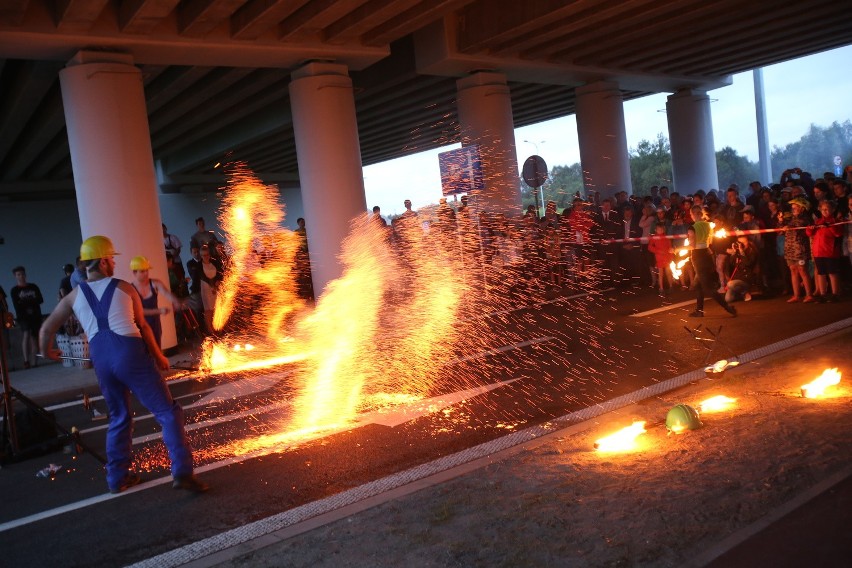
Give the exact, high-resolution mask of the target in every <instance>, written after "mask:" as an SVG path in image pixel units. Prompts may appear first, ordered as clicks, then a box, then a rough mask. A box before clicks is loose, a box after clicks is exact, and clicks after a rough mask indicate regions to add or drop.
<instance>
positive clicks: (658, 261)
mask: <svg viewBox="0 0 852 568" xmlns="http://www.w3.org/2000/svg"><path fill="white" fill-rule="evenodd" d="M648 252H650V253H651V254H653V255H654V260H655V266H656V267H657V285H658V287H659V289H660V294H665V293H666V288H665V285H664V284H665V283H666V282H667V283H668V285H669V289H671V288H673V287H674V280H673V279H672V273H671V270H670V268H669V265H670V264H671V262H672V261H673V260H674V258H675V257H674V253H673V252H672V245H671V243H670V242H669V239H668V238H666V226H665V224H663V223H660V224H658V225H657V226H656V227H655V228H654V235H653V236H652V237H651V238H650V239H649V240H648Z"/></svg>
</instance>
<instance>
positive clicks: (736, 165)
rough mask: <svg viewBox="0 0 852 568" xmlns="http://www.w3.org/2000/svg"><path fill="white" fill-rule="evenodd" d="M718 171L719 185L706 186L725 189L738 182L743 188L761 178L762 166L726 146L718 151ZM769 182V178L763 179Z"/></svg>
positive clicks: (763, 181)
mask: <svg viewBox="0 0 852 568" xmlns="http://www.w3.org/2000/svg"><path fill="white" fill-rule="evenodd" d="M716 173H717V175H718V176H719V187H714V188H711V187H706V188H704V189H705V190H710V189H725V188H727V187H730V185H731V184H732V183H736V184H737V185H738V186H740V188H741V189H745V187H746V186H747V185H748V184H750V183H751V182H752V181H754V180H757V179H760V167H759V166H758V164H756V163H755V162H752V161H750V160H749V159H748V158H746V157H745V156H740V155H739V154H737V151H736V150H734V149H733V148H731V147H730V146H725V147H724V148H722V149H721V150H719V151H717V152H716ZM761 181H762V183H764V184H766V183H769V180H761Z"/></svg>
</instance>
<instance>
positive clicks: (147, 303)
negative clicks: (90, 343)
mask: <svg viewBox="0 0 852 568" xmlns="http://www.w3.org/2000/svg"><path fill="white" fill-rule="evenodd" d="M150 286H151V295H150V296H148V298H142V293H141V292H139V289H138V288H137V289H136V291H137V292H139V297H140V298H141V299H142V308H143V309H145V310H156V309H157V307H158V306H157V289H156V288H154V285H153V284H150ZM134 288H135V286H134ZM145 321H146V322H148V327H150V328H151V331H153V332H154V339H156V340H157V345H162V344H163V343H162V341H161V340H162V339H163V323H162V322H161V321H160V314H157V315H154V316H145Z"/></svg>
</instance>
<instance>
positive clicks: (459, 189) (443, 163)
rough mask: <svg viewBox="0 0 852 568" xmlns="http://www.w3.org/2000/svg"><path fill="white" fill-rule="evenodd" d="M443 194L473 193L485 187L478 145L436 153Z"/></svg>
mask: <svg viewBox="0 0 852 568" xmlns="http://www.w3.org/2000/svg"><path fill="white" fill-rule="evenodd" d="M438 165H439V166H440V168H441V190H442V191H443V193H444V195H457V194H459V193H474V192H477V191H482V190H483V189H484V188H485V182H484V180H483V178H482V158H481V157H480V155H479V146H478V145H476V144H473V145H471V146H465V147H464V148H459V149H458V150H450V151H449V152H442V153H440V154H438Z"/></svg>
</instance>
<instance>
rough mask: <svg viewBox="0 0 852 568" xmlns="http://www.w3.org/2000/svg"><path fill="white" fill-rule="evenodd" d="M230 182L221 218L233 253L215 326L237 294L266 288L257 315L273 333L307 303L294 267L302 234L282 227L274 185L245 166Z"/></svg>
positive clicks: (221, 322) (219, 294)
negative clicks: (298, 292)
mask: <svg viewBox="0 0 852 568" xmlns="http://www.w3.org/2000/svg"><path fill="white" fill-rule="evenodd" d="M228 185H229V187H228V191H227V193H226V195H225V197H224V198H223V200H222V212H221V214H220V215H219V220H220V223H221V225H222V231H223V233H224V234H225V237H226V239H227V241H228V243H229V245H230V258H229V259H228V263H227V264H228V266H227V269H226V270H225V278H224V280H223V281H222V284H221V285H220V286H219V290H218V292H217V295H216V309H215V312H214V315H213V327H214V328H216V329H217V330H221V329H222V328H224V327H225V324H226V323H227V322H228V320H229V318H230V317H231V315H232V313H233V312H234V308H235V301H236V299H237V297H238V296H243V297H245V296H246V295H247V293H252V292H253V293H258V292H259V291H262V293H263V294H264V296H265V298H264V299H265V301H264V302H263V304H262V306H261V308H260V310H259V313H257V314H254V315H255V317H258V319H259V320H261V321H264V322H266V330H265V335H266V336H267V337H269V338H272V339H274V338H276V337H277V336H278V334H279V333H280V332H281V329H282V324H283V323H284V319H285V318H286V317H287V316H288V315H289V314H291V313H292V312H293V311H295V310H297V309H299V308H301V307H302V302H301V300H299V299H298V297H297V296H296V292H295V290H296V285H295V282H294V279H293V270H292V269H293V262H294V258H295V255H296V251H297V248H298V243H299V237H298V235H297V234H296V233H294V232H293V231H287V230H282V229H281V221H282V220H283V219H284V211H283V207H281V206H279V205H278V203H277V202H278V191H277V189H276V188H275V187H274V186H268V185H264V184H263V183H262V182H261V181H260V180H259V179H257V178H256V177H255V176H254V175H252V174H251V173H249V172H248V170H247V169H246V168H236V169H235V170H234V171H233V172H231V173H230V174H229V184H228Z"/></svg>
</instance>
